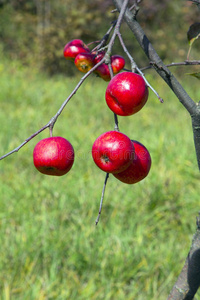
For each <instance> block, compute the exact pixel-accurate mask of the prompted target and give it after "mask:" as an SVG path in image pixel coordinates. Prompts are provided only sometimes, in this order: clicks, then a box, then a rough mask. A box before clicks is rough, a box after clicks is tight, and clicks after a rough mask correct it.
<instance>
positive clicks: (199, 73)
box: [187, 72, 200, 80]
mask: <svg viewBox="0 0 200 300" xmlns="http://www.w3.org/2000/svg"><path fill="white" fill-rule="evenodd" d="M187 75H190V76H194V77H196V78H197V79H199V80H200V72H196V73H187Z"/></svg>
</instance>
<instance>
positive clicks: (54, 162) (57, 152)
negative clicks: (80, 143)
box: [33, 136, 74, 176]
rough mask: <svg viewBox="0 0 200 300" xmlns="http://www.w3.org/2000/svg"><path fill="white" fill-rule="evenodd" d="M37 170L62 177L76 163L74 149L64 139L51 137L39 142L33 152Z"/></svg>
mask: <svg viewBox="0 0 200 300" xmlns="http://www.w3.org/2000/svg"><path fill="white" fill-rule="evenodd" d="M33 163H34V165H35V167H36V169H37V170H38V171H39V172H41V173H43V174H46V175H55V176H62V175H64V174H66V173H67V172H69V170H70V169H71V167H72V165H73V163H74V149H73V147H72V145H71V144H70V142H69V141H68V140H66V139H65V138H63V137H60V136H56V137H49V138H45V139H43V140H41V141H39V142H38V143H37V144H36V146H35V148H34V150H33Z"/></svg>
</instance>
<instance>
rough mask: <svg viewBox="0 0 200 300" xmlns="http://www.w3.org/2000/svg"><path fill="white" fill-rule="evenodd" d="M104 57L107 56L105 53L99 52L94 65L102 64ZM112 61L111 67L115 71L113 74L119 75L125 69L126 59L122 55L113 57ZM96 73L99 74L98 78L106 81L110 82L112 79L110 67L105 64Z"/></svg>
mask: <svg viewBox="0 0 200 300" xmlns="http://www.w3.org/2000/svg"><path fill="white" fill-rule="evenodd" d="M104 56H105V52H104V51H101V52H99V53H98V54H97V55H96V56H95V59H94V63H95V64H97V63H98V62H100V61H101V60H102V58H103V57H104ZM110 59H111V67H112V69H113V74H117V73H119V71H120V70H121V69H123V67H124V65H125V59H124V58H123V57H122V56H120V55H112V56H111V58H110ZM94 72H95V73H96V74H98V76H99V77H101V78H102V79H103V80H105V81H110V79H111V76H110V70H109V67H108V65H107V64H105V63H103V64H102V65H100V66H99V67H98V68H97V69H96V70H95V71H94Z"/></svg>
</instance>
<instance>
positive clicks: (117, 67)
mask: <svg viewBox="0 0 200 300" xmlns="http://www.w3.org/2000/svg"><path fill="white" fill-rule="evenodd" d="M111 66H112V69H113V73H114V74H117V73H119V72H120V71H121V70H122V69H123V68H124V66H125V59H124V58H123V57H122V56H121V55H112V56H111Z"/></svg>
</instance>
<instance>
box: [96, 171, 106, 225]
mask: <svg viewBox="0 0 200 300" xmlns="http://www.w3.org/2000/svg"><path fill="white" fill-rule="evenodd" d="M108 178H109V173H106V177H105V181H104V185H103V190H102V194H101V201H100V206H99V214H98V216H97V218H96V221H95V224H96V225H97V224H98V222H99V219H100V215H101V211H102V206H103V199H104V194H105V189H106V184H107V181H108Z"/></svg>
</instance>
